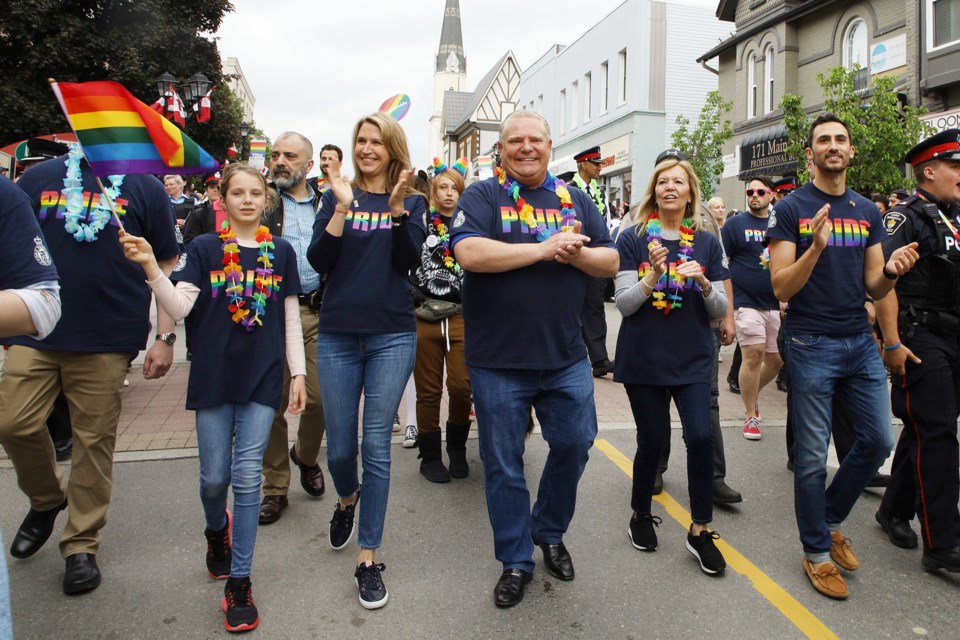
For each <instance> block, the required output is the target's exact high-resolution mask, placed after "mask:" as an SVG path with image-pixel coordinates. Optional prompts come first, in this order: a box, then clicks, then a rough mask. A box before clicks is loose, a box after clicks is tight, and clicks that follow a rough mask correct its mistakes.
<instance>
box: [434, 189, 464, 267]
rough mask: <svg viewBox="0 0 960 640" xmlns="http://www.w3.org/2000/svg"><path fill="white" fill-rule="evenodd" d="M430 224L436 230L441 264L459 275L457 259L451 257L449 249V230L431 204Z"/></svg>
mask: <svg viewBox="0 0 960 640" xmlns="http://www.w3.org/2000/svg"><path fill="white" fill-rule="evenodd" d="M430 226H432V227H433V229H434V230H435V231H436V232H437V239H438V240H439V241H440V251H441V253H442V254H443V266H445V267H446V268H447V269H449V270H450V271H452V272H453V273H456V274H458V275H459V273H460V265H459V264H457V261H456V260H455V259H454V257H453V252H452V251H450V230H449V229H447V225H446V224H444V222H443V218H442V217H441V216H440V211H439V210H438V209H437V208H436V207H434V206H433V205H431V206H430Z"/></svg>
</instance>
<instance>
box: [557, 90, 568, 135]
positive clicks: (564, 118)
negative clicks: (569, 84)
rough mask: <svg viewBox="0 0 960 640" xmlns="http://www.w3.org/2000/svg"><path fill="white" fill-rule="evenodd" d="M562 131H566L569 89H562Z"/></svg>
mask: <svg viewBox="0 0 960 640" xmlns="http://www.w3.org/2000/svg"><path fill="white" fill-rule="evenodd" d="M559 120H560V133H563V132H564V131H565V127H564V123H565V122H566V121H567V90H566V89H561V90H560V118H559Z"/></svg>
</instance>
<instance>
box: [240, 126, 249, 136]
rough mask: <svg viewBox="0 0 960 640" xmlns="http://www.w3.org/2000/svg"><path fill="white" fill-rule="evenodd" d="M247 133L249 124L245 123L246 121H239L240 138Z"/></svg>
mask: <svg viewBox="0 0 960 640" xmlns="http://www.w3.org/2000/svg"><path fill="white" fill-rule="evenodd" d="M248 135H250V124H249V123H247V122H241V123H240V137H241V138H246V137H247V136H248Z"/></svg>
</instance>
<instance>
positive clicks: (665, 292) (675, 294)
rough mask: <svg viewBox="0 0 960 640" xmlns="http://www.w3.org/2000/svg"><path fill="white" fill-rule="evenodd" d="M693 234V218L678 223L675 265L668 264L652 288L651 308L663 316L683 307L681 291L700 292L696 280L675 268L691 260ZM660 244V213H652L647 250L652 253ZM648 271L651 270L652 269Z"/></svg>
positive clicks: (661, 236) (648, 227) (661, 239)
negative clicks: (678, 239)
mask: <svg viewBox="0 0 960 640" xmlns="http://www.w3.org/2000/svg"><path fill="white" fill-rule="evenodd" d="M694 233H695V231H694V229H693V218H684V219H683V220H681V221H680V249H679V250H678V251H677V262H676V265H673V266H671V265H669V264H668V265H667V271H666V273H664V274H663V275H662V276H660V279H659V280H657V284H655V285H654V286H653V291H652V292H651V294H650V295H651V297H652V298H653V303H652V304H653V308H654V309H658V310H660V311H663V315H667V314H669V313H670V311H671V310H673V309H680V308H682V307H683V297H682V296H681V289H693V290H694V291H700V285H699V284H697V282H696V280H689V279H687V278H685V277H683V276H681V275H680V274H678V273H677V272H676V267H677V266H679V265H681V264H683V263H684V262H687V261H689V260H692V259H693V236H694ZM660 244H663V225H662V224H661V222H660V212H659V211H654V212H653V213H651V214H650V217H649V218H647V250H648V251H653V249H654V247H655V246H656V245H660ZM648 269H650V270H652V267H648ZM644 275H646V273H642V274H641V275H640V277H641V278H642V277H643V276H644ZM671 281H672V284H671ZM671 290H672V293H671Z"/></svg>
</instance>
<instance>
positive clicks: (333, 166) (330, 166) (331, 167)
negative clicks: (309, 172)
mask: <svg viewBox="0 0 960 640" xmlns="http://www.w3.org/2000/svg"><path fill="white" fill-rule="evenodd" d="M342 162H343V150H342V149H340V147H338V146H337V145H335V144H325V145H323V147H321V148H320V173H321V174H323V175H321V176H320V178H319V179H318V180H317V181H316V185H314V186H315V188H316V189H317V191H319V192H320V193H321V194H322V193H323V192H324V191H326V190H327V189H329V188H330V184H329V180H330V176H331V175H335V176H339V175H340V164H341V163H342Z"/></svg>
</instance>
